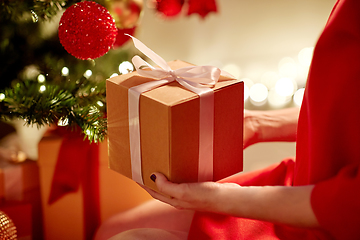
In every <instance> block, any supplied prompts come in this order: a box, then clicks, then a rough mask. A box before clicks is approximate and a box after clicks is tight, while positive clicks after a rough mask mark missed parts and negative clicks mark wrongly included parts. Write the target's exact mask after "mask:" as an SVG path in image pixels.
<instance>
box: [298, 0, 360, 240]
mask: <svg viewBox="0 0 360 240" xmlns="http://www.w3.org/2000/svg"><path fill="white" fill-rule="evenodd" d="M359 91H360V1H359V0H338V2H337V4H336V7H335V8H334V10H333V12H332V14H331V16H330V18H329V21H328V23H327V25H326V27H325V29H324V32H323V33H322V35H321V36H320V38H319V41H318V43H317V46H316V47H315V50H314V56H313V62H312V64H311V69H310V72H309V79H308V82H307V87H306V91H305V96H304V102H303V106H302V109H301V114H300V118H299V128H298V129H299V132H298V140H297V148H298V149H297V159H296V161H297V163H299V164H298V165H297V170H296V171H297V172H296V173H295V179H294V184H295V185H303V184H315V188H314V190H313V192H312V196H311V204H312V208H313V211H314V213H315V215H316V217H317V219H318V221H319V223H320V225H321V227H322V229H324V230H326V231H328V232H329V233H331V234H332V236H334V237H335V238H336V239H341V240H343V239H360V191H359V189H360V172H359V171H358V170H359V166H360V147H359V144H360V107H359V103H360V98H359Z"/></svg>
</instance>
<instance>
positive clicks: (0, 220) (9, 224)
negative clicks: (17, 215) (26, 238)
mask: <svg viewBox="0 0 360 240" xmlns="http://www.w3.org/2000/svg"><path fill="white" fill-rule="evenodd" d="M16 238H17V231H16V227H15V224H14V222H13V221H12V220H11V218H9V216H8V215H7V214H6V213H4V212H3V211H0V239H4V240H12V239H16Z"/></svg>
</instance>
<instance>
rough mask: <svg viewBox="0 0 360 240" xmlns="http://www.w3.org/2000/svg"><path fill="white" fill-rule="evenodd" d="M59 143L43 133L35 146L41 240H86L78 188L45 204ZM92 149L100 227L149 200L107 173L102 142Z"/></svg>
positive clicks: (122, 179) (133, 186)
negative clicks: (95, 154) (94, 151)
mask: <svg viewBox="0 0 360 240" xmlns="http://www.w3.org/2000/svg"><path fill="white" fill-rule="evenodd" d="M62 141H63V137H62V136H61V135H57V134H53V133H47V134H46V135H45V136H44V137H43V139H42V140H41V141H40V143H39V158H38V164H39V169H40V186H41V199H42V208H43V222H44V225H43V226H44V238H45V239H49V240H56V239H59V240H60V239H79V240H81V239H90V238H86V236H85V233H84V228H85V224H84V222H85V219H84V206H83V204H84V199H83V198H84V195H83V187H82V186H81V185H80V187H79V189H78V191H76V192H72V193H68V194H66V195H64V196H63V197H61V198H60V199H59V200H57V201H56V202H54V203H52V204H49V203H48V202H49V196H50V192H51V186H52V181H53V177H54V172H55V168H56V163H57V159H58V155H59V150H60V147H61V144H62ZM95 146H96V147H98V148H99V156H98V161H99V184H98V185H99V205H100V206H99V208H100V209H99V210H100V224H101V223H102V222H103V221H104V220H106V219H107V218H109V217H110V216H112V215H114V214H116V213H118V212H122V211H125V210H128V209H130V208H133V207H135V206H137V205H139V204H141V203H142V202H144V201H146V200H149V199H150V196H149V195H148V194H147V193H146V192H145V191H144V190H143V189H142V188H140V187H139V186H138V185H137V184H134V182H132V181H130V180H129V179H127V178H125V177H124V176H121V175H120V174H117V173H116V172H114V171H112V170H111V169H109V167H108V153H107V142H106V141H104V142H102V143H100V144H98V145H95ZM74 161H76V159H74ZM85 201H86V199H85Z"/></svg>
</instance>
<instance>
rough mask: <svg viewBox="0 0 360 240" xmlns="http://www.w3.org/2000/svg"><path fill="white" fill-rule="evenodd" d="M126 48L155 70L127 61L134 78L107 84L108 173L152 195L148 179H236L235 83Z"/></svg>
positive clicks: (239, 102)
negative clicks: (129, 180) (160, 176)
mask: <svg viewBox="0 0 360 240" xmlns="http://www.w3.org/2000/svg"><path fill="white" fill-rule="evenodd" d="M133 40H134V43H135V46H136V47H137V48H138V49H139V50H140V51H142V52H143V53H144V54H145V55H146V56H147V57H149V58H150V59H151V60H153V62H155V63H156V64H157V65H158V66H159V68H154V67H153V66H150V64H148V63H147V62H145V61H144V60H142V59H141V58H140V57H138V56H135V57H134V58H133V63H134V65H135V67H136V71H135V72H132V73H129V74H126V75H119V76H116V77H113V78H110V79H108V80H107V85H106V92H107V94H106V96H107V116H108V142H109V164H110V168H111V169H113V170H115V171H117V172H119V173H121V174H123V175H124V176H127V177H128V178H132V179H133V180H135V181H136V182H138V183H140V184H144V185H146V186H148V187H150V188H152V189H155V190H156V185H155V183H154V182H152V181H151V180H150V178H149V177H150V175H151V173H152V172H155V171H158V172H162V173H163V174H165V175H166V176H167V177H168V179H169V180H171V181H173V182H178V183H180V182H197V181H208V180H210V181H216V180H219V179H222V178H224V177H227V176H230V175H233V174H235V173H238V172H240V171H242V168H243V132H242V131H243V108H244V96H243V82H242V81H239V80H236V79H234V78H233V77H232V76H229V74H226V73H224V72H222V71H221V70H220V69H218V68H215V67H211V66H193V65H192V64H189V63H186V62H183V61H179V60H176V61H172V62H169V63H166V62H165V61H164V60H163V59H162V58H161V57H160V56H158V55H157V54H155V53H154V52H153V51H152V50H150V49H148V48H147V47H146V46H145V45H144V44H143V43H141V42H140V41H139V40H137V39H135V38H133Z"/></svg>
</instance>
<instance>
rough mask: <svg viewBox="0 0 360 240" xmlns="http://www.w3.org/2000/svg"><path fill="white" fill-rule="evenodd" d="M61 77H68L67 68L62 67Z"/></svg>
mask: <svg viewBox="0 0 360 240" xmlns="http://www.w3.org/2000/svg"><path fill="white" fill-rule="evenodd" d="M61 75H63V76H65V77H66V76H69V68H67V67H63V68H62V69H61Z"/></svg>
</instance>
